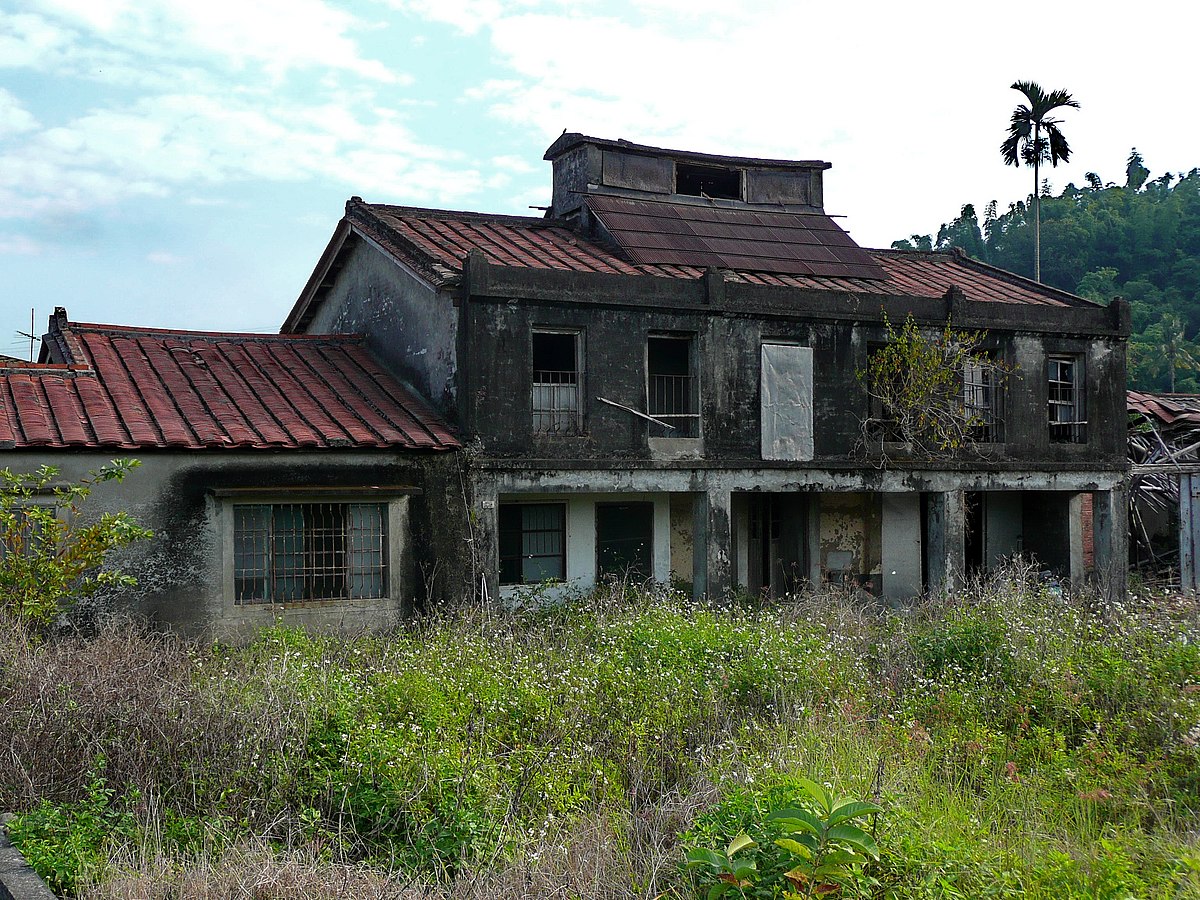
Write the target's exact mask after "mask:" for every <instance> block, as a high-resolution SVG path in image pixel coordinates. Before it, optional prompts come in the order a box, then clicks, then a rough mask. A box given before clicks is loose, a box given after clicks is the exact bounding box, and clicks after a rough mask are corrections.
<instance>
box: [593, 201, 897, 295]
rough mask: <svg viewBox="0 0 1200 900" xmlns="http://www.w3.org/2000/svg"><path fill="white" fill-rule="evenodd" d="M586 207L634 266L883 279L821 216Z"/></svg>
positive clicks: (621, 204)
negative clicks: (644, 264)
mask: <svg viewBox="0 0 1200 900" xmlns="http://www.w3.org/2000/svg"><path fill="white" fill-rule="evenodd" d="M587 205H588V208H589V209H590V210H591V211H592V213H593V214H595V216H596V217H597V218H598V219H599V220H600V222H601V223H602V224H603V225H604V227H605V228H606V229H607V230H608V232H609V233H610V234H611V235H612V236H613V239H614V240H616V242H617V243H618V244H619V245H620V246H621V249H622V250H624V251H625V253H626V254H627V255H628V256H629V258H630V259H632V260H633V261H634V262H638V263H648V264H664V263H673V264H676V265H685V266H701V267H705V266H716V267H718V268H722V269H734V270H745V271H752V272H774V273H781V274H788V275H816V276H824V277H827V278H860V279H882V278H886V277H887V275H886V273H885V272H884V271H883V269H882V267H880V265H879V263H877V262H876V261H875V260H874V259H873V258H872V257H871V255H870V254H868V253H867V252H866V251H865V250H863V249H862V248H860V247H859V246H858V245H857V244H855V243H854V241H853V240H851V238H850V235H848V234H846V232H845V231H843V230H842V229H841V227H840V226H838V224H837V223H836V222H834V221H833V219H831V218H829V216H827V215H824V214H823V213H815V212H814V213H796V212H769V211H764V210H754V209H737V208H732V207H728V206H702V205H698V204H689V203H665V202H658V201H651V200H632V199H629V198H625V197H612V196H605V195H596V196H591V197H588V198H587Z"/></svg>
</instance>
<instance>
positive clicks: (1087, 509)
mask: <svg viewBox="0 0 1200 900" xmlns="http://www.w3.org/2000/svg"><path fill="white" fill-rule="evenodd" d="M1094 505H1095V504H1093V503H1092V494H1091V493H1090V492H1088V493H1086V494H1084V495H1083V504H1082V508H1081V510H1080V514H1081V515H1082V517H1083V570H1084V571H1085V572H1094V571H1095V569H1096V565H1095V563H1096V542H1095V540H1094V538H1093V537H1092V529H1093V525H1094V523H1095V516H1094V515H1093V513H1092V510H1093V508H1094Z"/></svg>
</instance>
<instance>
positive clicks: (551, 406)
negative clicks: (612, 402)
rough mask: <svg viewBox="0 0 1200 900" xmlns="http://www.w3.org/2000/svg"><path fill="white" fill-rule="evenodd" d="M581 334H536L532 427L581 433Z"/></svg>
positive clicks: (542, 332) (557, 332) (550, 332)
mask: <svg viewBox="0 0 1200 900" xmlns="http://www.w3.org/2000/svg"><path fill="white" fill-rule="evenodd" d="M579 368H580V366H579V335H578V334H577V333H573V332H561V331H535V332H534V333H533V430H534V431H537V432H542V433H546V434H578V433H579V430H580V428H579V420H580V403H579V382H580V378H579Z"/></svg>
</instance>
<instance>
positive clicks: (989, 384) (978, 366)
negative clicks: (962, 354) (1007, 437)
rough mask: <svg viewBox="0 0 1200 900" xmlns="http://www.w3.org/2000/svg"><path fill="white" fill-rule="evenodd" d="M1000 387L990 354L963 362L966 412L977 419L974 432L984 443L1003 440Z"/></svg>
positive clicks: (970, 418) (968, 416) (971, 418)
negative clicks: (981, 359)
mask: <svg viewBox="0 0 1200 900" xmlns="http://www.w3.org/2000/svg"><path fill="white" fill-rule="evenodd" d="M1001 391H1002V388H1001V384H1000V382H999V381H998V380H997V378H996V369H995V367H994V365H993V364H992V362H991V357H990V356H988V357H987V358H986V360H985V361H981V362H971V361H968V362H967V363H966V364H965V365H964V366H963V412H965V413H966V416H967V418H968V420H970V421H973V422H974V423H975V425H974V430H973V433H972V435H971V436H972V438H974V440H976V441H978V442H979V443H981V444H989V443H997V442H999V441H1003V440H1004V419H1003V417H1002V415H1001V409H1002V406H1001V400H1002V397H1001Z"/></svg>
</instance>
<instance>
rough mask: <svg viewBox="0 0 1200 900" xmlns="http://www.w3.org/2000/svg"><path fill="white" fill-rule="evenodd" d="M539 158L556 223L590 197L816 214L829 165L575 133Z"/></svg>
mask: <svg viewBox="0 0 1200 900" xmlns="http://www.w3.org/2000/svg"><path fill="white" fill-rule="evenodd" d="M545 158H546V159H548V160H550V162H552V163H553V164H554V200H553V205H552V206H551V209H550V215H551V216H553V217H555V218H571V217H572V216H575V215H578V214H579V211H580V208H581V207H582V206H583V205H584V198H585V197H586V196H588V195H592V196H595V195H610V196H618V197H628V198H631V199H639V200H668V201H670V202H672V203H704V204H712V205H721V206H725V207H734V208H745V209H754V208H764V209H772V210H775V211H780V210H784V211H787V212H821V211H822V207H823V204H824V199H823V196H822V189H821V188H822V186H821V180H822V177H823V173H824V171H825V170H826V169H828V168H829V166H830V164H829V163H827V162H822V161H821V160H816V159H807V160H787V159H757V158H754V157H748V156H720V155H717V154H714V153H694V152H691V151H687V150H665V149H663V148H661V147H647V146H645V145H643V144H631V143H630V142H629V141H610V140H605V139H603V138H594V137H588V136H586V135H582V134H576V133H570V134H568V133H564V134H563V135H562V136H561V137H559V139H558V140H556V141H555V142H554V143H553V144H551V145H550V148H549V149H548V150H547V151H546V155H545Z"/></svg>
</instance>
